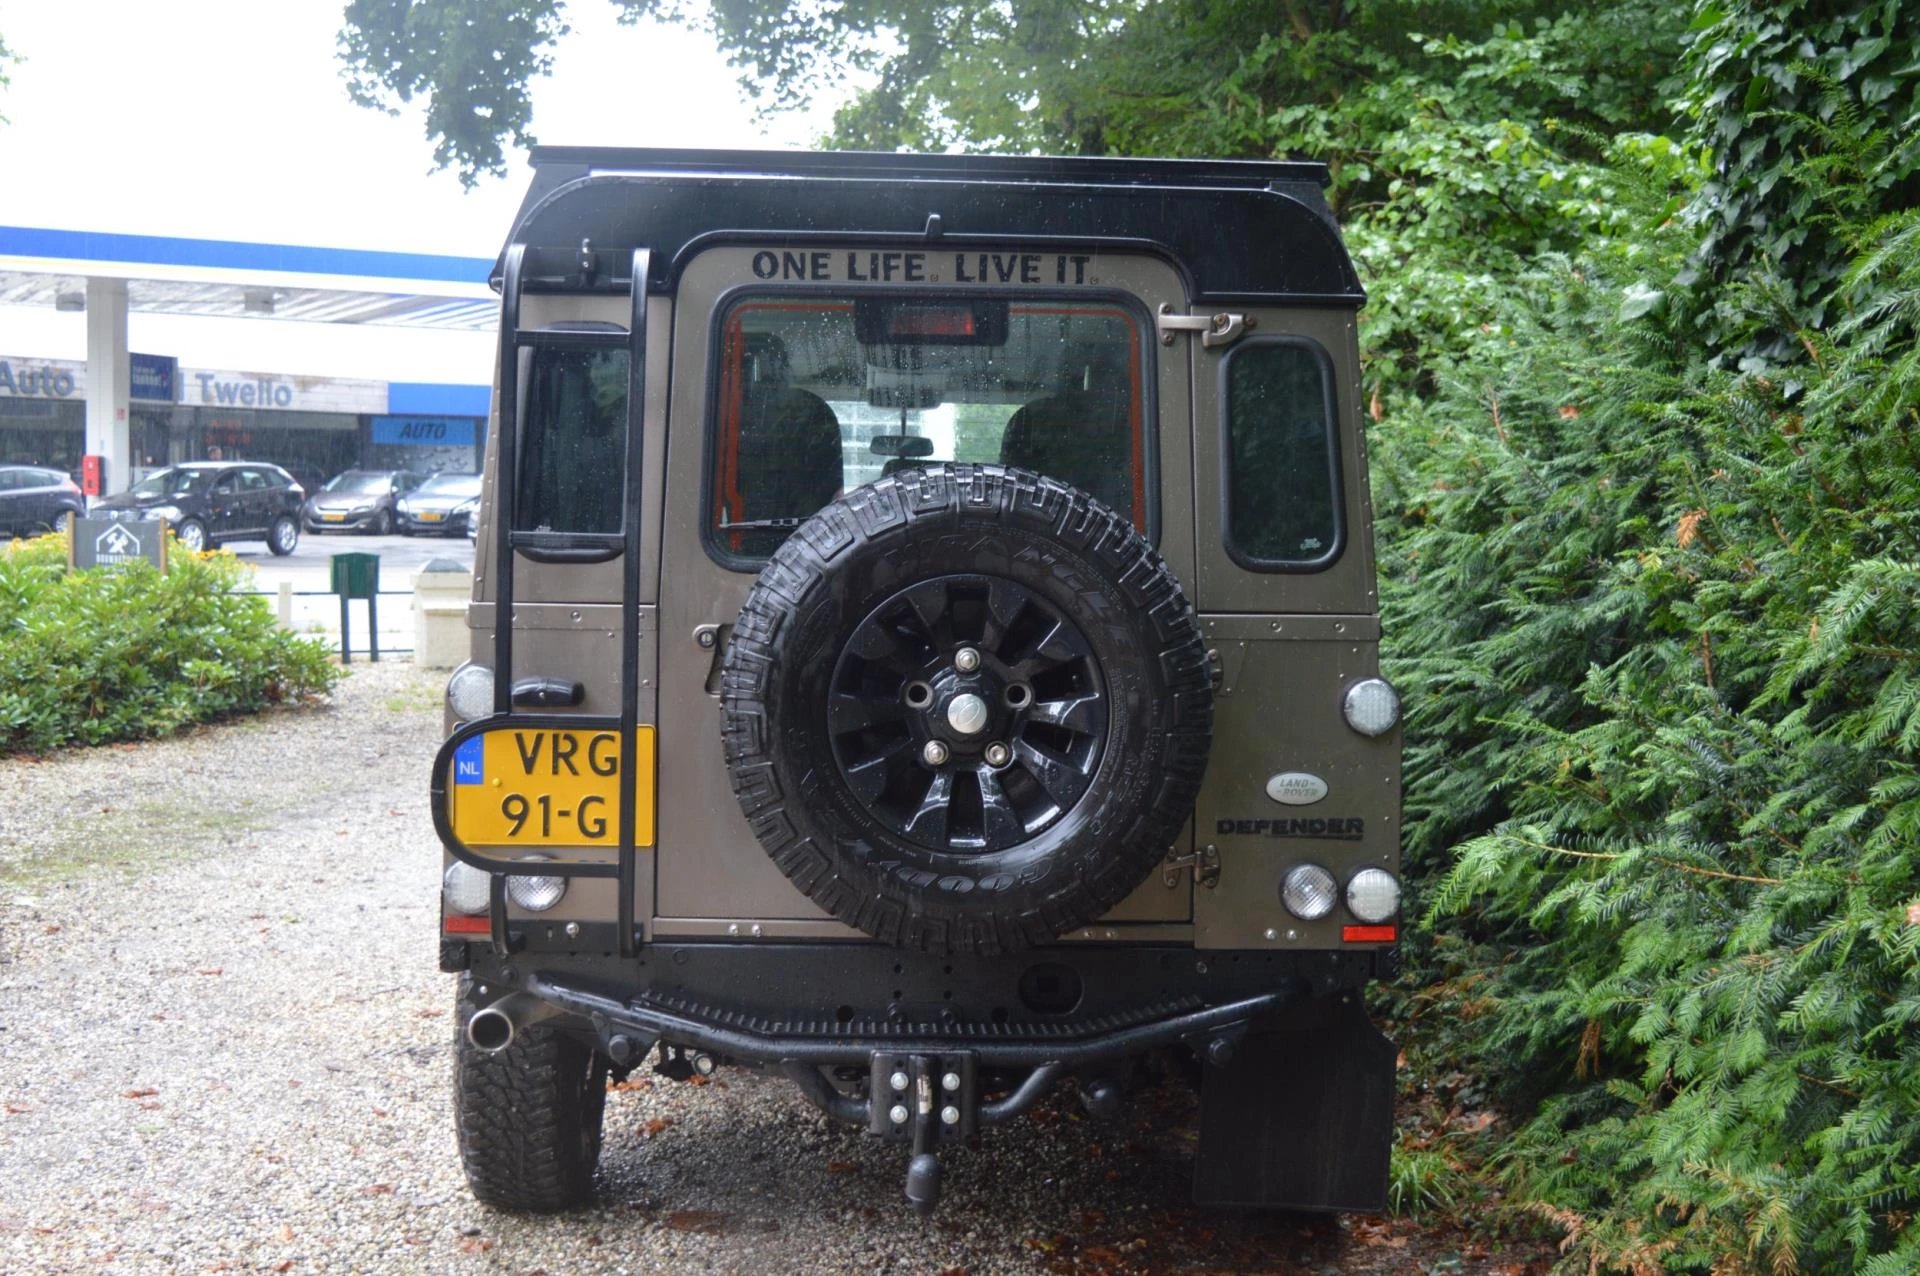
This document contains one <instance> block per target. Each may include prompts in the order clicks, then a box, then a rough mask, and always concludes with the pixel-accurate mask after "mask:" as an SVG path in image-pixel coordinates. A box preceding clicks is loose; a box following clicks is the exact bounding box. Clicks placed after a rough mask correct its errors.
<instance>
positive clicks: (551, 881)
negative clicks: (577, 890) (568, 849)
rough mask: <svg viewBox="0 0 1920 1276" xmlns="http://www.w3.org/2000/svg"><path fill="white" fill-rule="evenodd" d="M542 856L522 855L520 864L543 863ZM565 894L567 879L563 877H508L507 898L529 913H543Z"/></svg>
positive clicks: (543, 858)
mask: <svg viewBox="0 0 1920 1276" xmlns="http://www.w3.org/2000/svg"><path fill="white" fill-rule="evenodd" d="M546 858H547V857H546V856H544V855H523V856H521V857H520V860H521V863H526V862H528V861H536V862H545V860H546ZM566 893H567V879H566V878H564V877H519V876H514V877H509V878H508V879H507V898H508V899H510V900H512V901H513V902H514V903H516V904H518V905H519V906H520V907H522V908H524V909H526V910H527V911H528V912H529V913H544V912H546V911H547V910H548V909H549V908H552V907H553V906H554V905H555V904H558V903H559V902H560V897H561V896H562V895H565V894H566Z"/></svg>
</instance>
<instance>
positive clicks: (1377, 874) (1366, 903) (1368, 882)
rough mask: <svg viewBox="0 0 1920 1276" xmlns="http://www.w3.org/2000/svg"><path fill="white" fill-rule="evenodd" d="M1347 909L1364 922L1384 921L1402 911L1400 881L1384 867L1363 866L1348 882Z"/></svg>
mask: <svg viewBox="0 0 1920 1276" xmlns="http://www.w3.org/2000/svg"><path fill="white" fill-rule="evenodd" d="M1347 911H1348V912H1350V913H1352V914H1353V915H1354V916H1355V917H1358V918H1359V919H1360V920H1361V921H1363V922H1384V921H1386V920H1387V919H1388V918H1389V917H1392V916H1393V915H1394V914H1395V913H1397V912H1399V911H1400V881H1399V879H1398V878H1396V877H1395V876H1394V875H1393V874H1392V873H1389V872H1387V871H1386V870H1385V869H1383V868H1363V869H1361V870H1360V871H1359V872H1358V873H1355V874H1354V875H1353V877H1352V878H1351V879H1349V880H1348V882H1347Z"/></svg>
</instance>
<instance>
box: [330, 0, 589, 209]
mask: <svg viewBox="0 0 1920 1276" xmlns="http://www.w3.org/2000/svg"><path fill="white" fill-rule="evenodd" d="M561 9H562V4H561V0H428V2H426V3H412V2H411V0H349V3H348V5H347V8H346V25H345V27H344V28H343V29H342V30H341V32H340V40H339V45H340V56H341V59H342V60H343V61H344V62H345V63H346V64H347V92H348V94H349V96H351V97H352V98H353V100H354V101H355V102H357V103H359V104H360V105H362V106H370V107H374V108H376V109H379V110H384V111H387V112H388V113H389V114H396V115H397V114H398V113H399V108H398V106H397V105H396V103H406V102H412V101H413V100H414V99H416V98H421V99H424V100H425V102H426V108H427V135H428V136H429V137H431V138H432V139H433V140H434V147H433V159H434V163H435V164H437V165H439V166H440V167H442V168H446V167H448V166H453V167H455V168H457V169H458V171H459V174H460V180H461V182H462V183H463V184H464V185H466V186H468V187H471V186H473V184H474V183H475V182H477V181H478V180H479V179H480V175H481V174H483V173H500V172H504V171H505V170H506V152H505V149H504V148H505V145H506V144H507V143H508V142H509V141H510V142H511V144H512V145H514V146H530V145H532V144H533V140H534V139H533V135H532V134H531V133H529V132H528V131H527V126H528V125H529V124H530V123H532V120H533V99H532V95H531V92H530V89H529V82H530V81H531V80H532V79H533V78H534V77H535V76H538V75H545V74H546V73H547V72H548V71H549V70H550V69H551V68H552V65H553V56H552V53H551V52H550V50H551V48H552V45H553V42H554V41H555V40H557V39H559V38H560V37H561V36H563V35H565V34H566V33H567V30H568V28H567V24H566V23H565V21H563V20H562V17H561Z"/></svg>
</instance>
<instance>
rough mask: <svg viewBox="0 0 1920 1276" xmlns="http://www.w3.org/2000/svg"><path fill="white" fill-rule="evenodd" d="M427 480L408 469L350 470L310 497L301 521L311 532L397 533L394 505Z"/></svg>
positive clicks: (331, 480) (383, 534)
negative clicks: (394, 530)
mask: <svg viewBox="0 0 1920 1276" xmlns="http://www.w3.org/2000/svg"><path fill="white" fill-rule="evenodd" d="M425 477H426V476H425V475H422V474H414V473H410V472H409V471H406V470H347V471H345V472H344V473H340V474H336V475H334V476H333V477H332V478H330V479H328V480H327V481H326V484H325V485H324V486H323V487H321V488H320V490H318V491H317V492H315V493H314V494H313V495H312V496H309V497H308V498H307V504H306V507H305V509H304V510H303V511H302V513H301V520H300V521H301V522H302V524H304V525H305V527H306V529H307V530H308V531H310V532H372V533H373V534H374V535H375V536H385V535H386V534H387V533H389V532H391V531H392V530H393V506H394V502H395V501H397V500H399V499H400V498H401V497H402V496H404V495H406V494H407V493H408V492H411V491H412V490H413V489H414V488H416V487H418V486H420V484H421V482H422V480H423V479H424V478H425Z"/></svg>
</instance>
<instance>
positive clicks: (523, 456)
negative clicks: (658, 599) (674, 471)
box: [513, 345, 627, 535]
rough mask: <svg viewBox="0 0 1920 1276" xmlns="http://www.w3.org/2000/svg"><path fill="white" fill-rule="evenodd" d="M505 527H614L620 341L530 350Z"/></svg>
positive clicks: (623, 408)
mask: <svg viewBox="0 0 1920 1276" xmlns="http://www.w3.org/2000/svg"><path fill="white" fill-rule="evenodd" d="M525 384H526V407H525V408H524V410H523V411H522V413H521V417H520V457H519V462H518V464H517V465H516V467H515V476H516V477H515V481H516V484H517V486H518V488H519V490H518V491H517V492H516V493H515V494H514V502H513V528H514V530H515V531H521V532H587V533H596V534H602V535H617V534H618V533H619V531H620V527H621V518H620V514H621V505H622V502H623V500H624V499H625V496H626V472H627V352H626V350H625V348H605V349H594V348H583V347H580V346H572V345H569V346H541V345H536V346H534V347H533V349H532V351H531V359H530V361H529V366H528V368H527V374H526V380H525Z"/></svg>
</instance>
